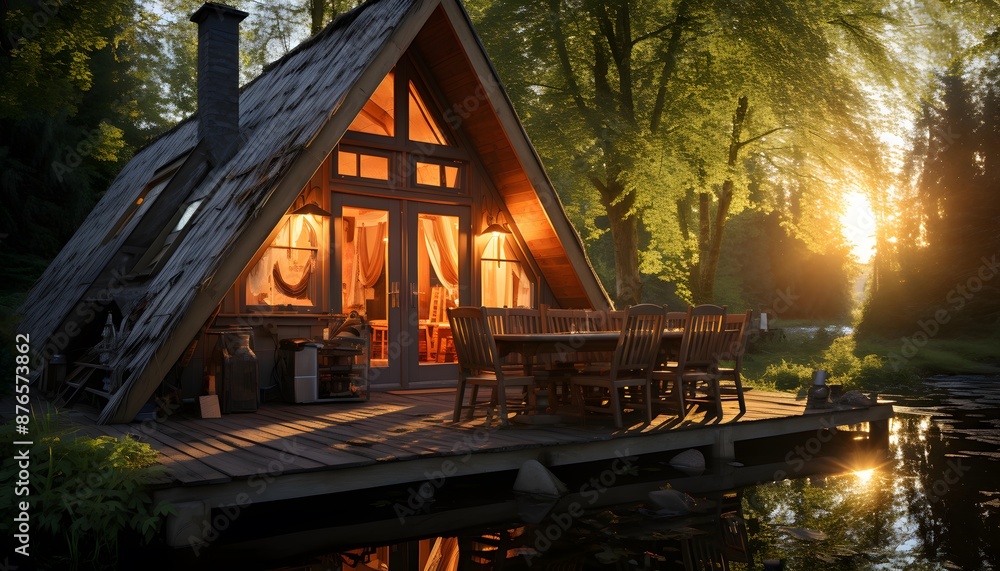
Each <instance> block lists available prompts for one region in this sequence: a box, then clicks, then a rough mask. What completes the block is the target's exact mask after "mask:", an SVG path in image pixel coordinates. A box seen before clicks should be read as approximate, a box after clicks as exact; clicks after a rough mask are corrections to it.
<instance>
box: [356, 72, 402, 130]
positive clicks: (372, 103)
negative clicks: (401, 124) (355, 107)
mask: <svg viewBox="0 0 1000 571" xmlns="http://www.w3.org/2000/svg"><path fill="white" fill-rule="evenodd" d="M394 84H395V72H393V71H390V72H389V75H387V76H385V79H383V80H382V83H380V84H379V86H378V88H377V89H375V93H372V96H371V98H370V99H369V100H368V102H367V103H365V106H364V108H363V109H361V113H358V116H357V117H355V118H354V122H353V123H351V126H350V127H348V129H349V130H351V131H357V132H358V133H370V134H372V135H382V136H383V137H393V136H395V133H396V129H395V124H394V122H395V117H396V113H395V104H394V99H393V86H394Z"/></svg>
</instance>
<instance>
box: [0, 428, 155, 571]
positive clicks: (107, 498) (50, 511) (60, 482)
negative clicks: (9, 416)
mask: <svg viewBox="0 0 1000 571" xmlns="http://www.w3.org/2000/svg"><path fill="white" fill-rule="evenodd" d="M57 424H58V423H57V421H56V420H55V419H54V416H53V415H44V416H38V417H36V418H34V419H33V422H32V423H31V424H29V427H30V429H31V435H32V437H33V441H34V444H33V445H32V446H31V447H30V457H31V466H30V473H31V494H30V496H28V497H27V498H24V497H18V498H14V497H4V496H12V495H13V493H14V486H13V485H10V486H4V487H3V488H2V492H0V501H2V502H3V505H4V506H7V507H10V506H13V505H14V504H15V500H17V501H23V500H24V499H27V500H28V501H30V506H31V507H30V517H31V531H32V533H31V536H32V545H31V551H32V557H33V558H39V557H42V558H44V559H45V560H47V561H48V562H50V563H52V564H53V565H56V566H58V567H59V568H76V567H84V568H101V567H108V568H113V567H115V566H116V564H117V556H118V547H119V536H125V537H126V538H129V539H128V541H131V538H133V537H138V539H139V540H140V542H142V543H144V544H145V543H148V542H149V541H151V540H152V539H153V537H154V536H155V534H156V533H157V531H158V530H159V529H160V525H161V524H162V522H163V518H164V516H166V515H167V514H169V513H171V512H172V508H170V506H169V505H167V504H166V503H163V502H161V503H159V504H156V505H154V503H153V498H152V495H151V494H150V491H149V482H150V479H151V478H152V477H154V476H155V475H156V473H157V467H155V466H154V464H156V458H157V453H156V451H154V450H153V449H152V448H151V447H150V446H149V445H148V444H145V443H142V442H139V441H137V440H135V439H134V438H131V437H129V436H124V437H122V438H112V437H110V436H102V437H98V438H89V437H74V436H72V435H70V434H66V433H64V432H61V431H60V430H59V429H58V428H57ZM0 432H2V433H3V436H2V438H3V441H2V443H0V450H2V454H3V461H2V464H0V480H2V481H4V482H14V481H15V480H16V475H17V473H18V465H17V461H16V460H15V459H14V457H15V455H16V454H17V453H18V450H15V447H14V446H13V444H12V443H13V442H14V441H15V440H18V439H19V437H17V436H16V435H14V431H13V425H12V424H8V425H6V426H4V427H3V430H2V431H0ZM20 438H23V437H20ZM12 519H13V518H12V517H3V521H2V522H0V530H2V532H3V533H4V535H6V536H8V537H10V536H11V535H12V534H13V533H14V532H13V530H12V528H11V523H12ZM36 560H37V559H36Z"/></svg>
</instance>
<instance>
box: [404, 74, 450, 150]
mask: <svg viewBox="0 0 1000 571" xmlns="http://www.w3.org/2000/svg"><path fill="white" fill-rule="evenodd" d="M408 91H409V96H408V97H407V99H408V100H409V117H410V121H409V122H410V124H409V137H410V140H411V141H417V142H420V143H431V144H434V145H447V144H448V139H447V137H445V136H444V129H442V128H441V126H440V125H438V122H437V121H436V120H435V119H434V115H433V114H432V113H431V111H430V109H429V108H428V107H427V104H426V103H424V98H423V97H421V96H420V93H419V92H418V91H417V87H416V85H414V84H413V82H412V81H411V82H409V90H408Z"/></svg>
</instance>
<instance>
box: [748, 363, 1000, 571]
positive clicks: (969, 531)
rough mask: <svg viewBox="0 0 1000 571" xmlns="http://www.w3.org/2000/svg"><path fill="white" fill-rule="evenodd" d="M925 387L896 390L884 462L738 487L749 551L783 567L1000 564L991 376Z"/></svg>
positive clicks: (998, 389) (995, 389)
mask: <svg viewBox="0 0 1000 571" xmlns="http://www.w3.org/2000/svg"><path fill="white" fill-rule="evenodd" d="M927 388H928V391H927V392H926V393H925V394H922V395H919V396H918V397H903V396H897V397H896V398H897V400H898V402H899V403H900V404H902V405H904V406H903V407H900V408H897V417H896V418H895V419H893V420H892V423H891V425H890V430H891V432H890V441H889V443H890V455H889V457H890V461H889V462H888V463H887V464H885V465H884V466H881V467H879V468H877V469H875V470H872V471H871V472H868V473H866V472H854V473H849V474H842V475H836V476H812V477H809V478H803V479H798V480H788V481H783V482H776V483H771V484H765V485H759V486H753V487H749V488H747V489H746V490H744V507H745V513H746V517H747V519H748V522H749V523H748V527H749V529H750V530H751V533H750V542H751V548H752V549H753V550H754V551H755V552H756V553H758V554H767V555H766V556H767V557H775V558H777V557H780V558H783V559H785V560H786V563H787V565H788V568H790V569H791V568H794V569H893V570H895V569H913V570H924V569H927V570H930V569H935V570H937V569H970V570H975V569H997V568H1000V545H998V543H997V539H998V538H1000V482H998V481H997V468H998V465H997V463H996V459H997V458H998V452H1000V449H998V442H1000V438H998V436H1000V431H998V430H997V419H998V418H1000V414H998V413H1000V411H998V410H997V408H998V406H997V405H998V402H1000V399H998V398H997V396H998V394H1000V383H998V382H997V381H996V380H992V381H991V380H984V379H976V380H974V381H971V380H962V379H950V380H941V381H938V382H936V383H933V384H929V385H928V386H927ZM905 405H915V406H913V407H906V406H905ZM789 529H812V530H817V531H820V532H822V533H823V537H817V538H808V537H801V536H797V535H796V534H794V533H789V532H788V530H789ZM757 561H758V564H759V563H760V558H759V557H758V559H757ZM758 568H759V567H758Z"/></svg>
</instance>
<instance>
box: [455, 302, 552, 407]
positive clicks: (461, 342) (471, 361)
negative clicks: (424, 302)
mask: <svg viewBox="0 0 1000 571" xmlns="http://www.w3.org/2000/svg"><path fill="white" fill-rule="evenodd" d="M448 321H449V323H450V324H451V335H452V340H453V342H454V344H455V353H456V355H457V356H458V390H457V392H456V395H455V414H454V416H453V420H454V421H455V422H458V420H459V419H460V418H461V416H462V410H468V411H469V412H468V416H467V418H472V416H473V414H474V413H475V410H476V409H477V408H485V409H487V417H486V419H487V422H486V423H487V425H488V424H489V423H490V417H491V414H492V411H493V410H494V409H495V410H496V411H497V413H498V414H499V416H500V425H501V426H507V414H508V410H513V409H522V410H532V409H534V407H535V391H534V388H535V387H534V385H535V378H534V377H528V376H524V375H516V374H510V373H507V372H505V371H504V370H503V367H502V366H501V362H500V359H499V358H498V356H499V353H498V352H497V346H496V342H495V341H494V340H493V333H492V331H490V328H489V327H488V326H487V323H488V318H487V315H486V308H484V307H457V308H449V309H448ZM467 387H468V388H471V392H470V394H469V402H468V404H465V403H464V401H465V389H466V388H467ZM480 387H483V388H486V389H488V390H489V391H490V397H489V399H488V400H482V401H481V400H478V396H479V389H480ZM508 387H521V388H522V391H521V392H519V393H518V397H517V404H516V405H514V406H513V407H509V406H508V402H507V388H508ZM524 391H526V392H527V401H528V402H527V405H526V406H525V405H523V404H522V401H523V398H522V396H521V395H522V392H524Z"/></svg>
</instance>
